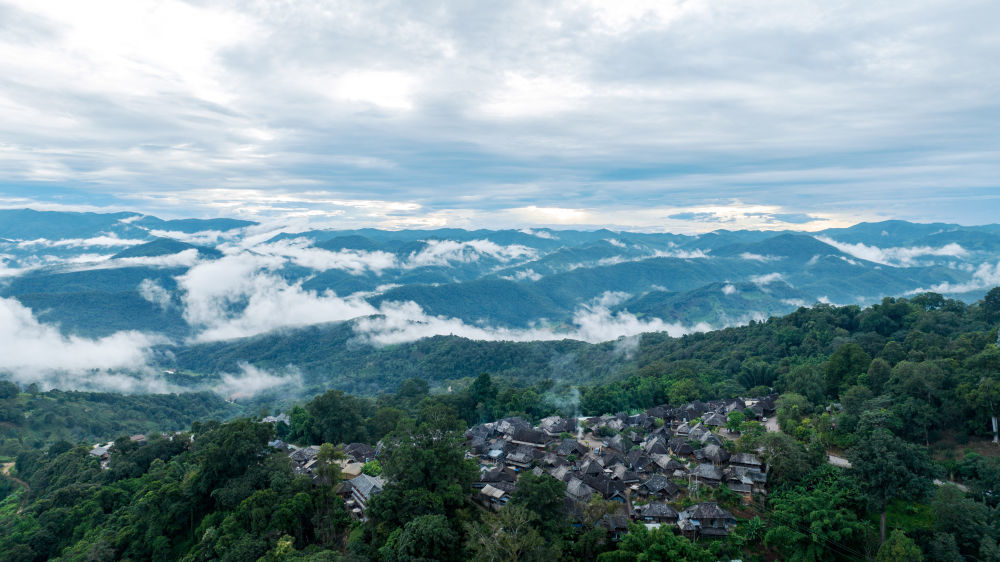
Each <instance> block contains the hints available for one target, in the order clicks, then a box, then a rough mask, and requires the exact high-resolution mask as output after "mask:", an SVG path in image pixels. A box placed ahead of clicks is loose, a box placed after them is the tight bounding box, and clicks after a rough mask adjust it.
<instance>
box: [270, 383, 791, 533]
mask: <svg viewBox="0 0 1000 562" xmlns="http://www.w3.org/2000/svg"><path fill="white" fill-rule="evenodd" d="M775 398H776V396H767V397H763V398H757V399H752V400H739V399H734V400H729V401H714V402H700V401H695V402H691V403H689V404H686V405H684V406H681V407H672V406H670V405H661V406H656V407H653V408H649V409H648V410H646V411H645V412H642V413H639V414H635V415H626V414H616V415H604V416H600V417H590V418H578V419H574V418H563V417H557V416H554V417H548V418H544V419H542V420H541V421H540V422H539V423H538V425H532V424H531V423H530V422H528V421H526V420H524V419H522V418H520V417H511V418H505V419H502V420H499V421H496V422H490V423H484V424H480V425H476V426H473V427H472V428H470V429H468V430H467V431H466V433H465V438H466V458H468V459H474V460H475V461H476V462H477V463H478V465H479V479H478V481H477V482H475V483H474V484H473V490H474V493H473V500H474V501H475V502H477V503H478V504H479V505H480V506H482V507H483V508H485V509H491V510H495V511H498V510H499V509H500V508H501V507H503V505H505V504H506V503H507V501H508V499H509V498H510V495H511V494H512V493H513V492H514V490H515V489H516V488H517V485H518V481H519V479H520V478H521V477H522V476H523V475H524V474H526V473H528V472H531V473H533V474H534V475H536V476H545V477H551V478H555V479H558V480H561V481H562V482H565V483H566V498H565V509H566V512H567V514H569V516H570V518H571V519H576V520H578V521H582V520H583V518H584V517H585V516H586V514H585V509H586V507H587V506H588V504H589V503H590V502H591V501H593V500H594V499H595V498H596V499H600V500H604V501H605V502H608V503H606V504H605V511H606V513H605V514H604V515H603V516H602V517H601V520H600V521H599V524H600V525H601V526H603V527H605V529H607V531H608V536H609V537H610V539H611V540H613V541H614V540H618V539H620V537H621V536H622V535H623V534H624V533H626V532H627V531H628V527H629V523H630V522H631V521H635V522H640V523H644V524H646V525H647V526H649V527H659V526H662V525H668V526H671V527H673V528H675V529H676V531H677V532H679V533H681V534H683V535H685V536H687V537H689V538H691V539H698V538H701V537H705V538H710V537H722V536H727V535H728V534H729V533H730V532H731V531H732V530H733V529H734V528H735V526H736V523H737V517H736V516H735V515H734V514H733V513H732V512H731V511H729V510H727V509H724V508H723V507H721V506H720V505H719V504H718V503H717V502H715V501H701V500H702V499H705V498H711V497H718V496H719V493H718V492H717V490H719V489H720V488H723V489H725V490H728V491H729V492H730V493H731V494H732V495H731V496H730V497H731V498H732V499H734V500H736V499H738V502H742V503H745V504H750V503H752V502H754V501H756V500H759V499H760V498H761V497H762V496H765V495H766V494H767V488H766V485H767V470H766V467H765V466H764V465H763V464H762V463H761V461H760V460H759V459H758V458H757V456H756V455H754V454H751V453H737V452H733V449H734V442H733V441H732V440H731V439H730V438H732V437H736V436H737V434H733V433H729V432H728V431H726V430H725V425H726V420H727V416H728V415H729V414H730V413H732V412H740V413H742V414H744V415H746V416H748V419H757V420H766V416H768V415H772V414H773V412H774V400H775ZM750 416H752V417H750ZM263 421H275V422H277V421H281V420H280V419H279V418H268V419H265V420H263ZM272 446H274V447H277V448H281V449H283V450H286V451H288V454H289V458H290V459H291V460H292V463H293V471H294V472H296V473H299V474H308V475H312V476H313V478H314V480H321V479H322V478H323V477H322V476H320V475H319V473H318V471H316V470H315V469H316V468H317V467H318V466H319V464H318V463H319V460H318V457H319V453H320V448H319V447H318V446H315V445H314V446H309V447H296V446H294V445H290V444H286V443H284V442H281V441H275V442H272ZM380 448H381V444H379V446H378V447H376V448H372V447H370V446H368V445H366V444H363V443H350V444H347V445H345V446H344V447H343V454H344V456H345V457H346V458H345V459H343V460H341V461H340V466H341V472H342V476H343V477H344V478H345V480H344V481H343V482H341V483H340V484H339V485H338V488H337V493H338V494H340V495H341V496H342V497H343V498H344V499H345V502H346V505H347V507H348V508H349V509H350V510H351V512H352V514H354V515H355V516H356V517H358V518H359V519H364V518H365V509H366V506H367V503H368V501H369V500H370V498H371V497H372V496H373V495H375V494H378V493H380V492H381V490H382V489H383V487H384V486H385V484H386V482H385V480H384V479H383V478H381V477H379V476H377V475H376V476H373V475H369V474H363V473H362V472H361V471H362V466H363V465H364V464H365V463H367V462H370V461H372V460H373V459H376V458H377V456H378V454H379V453H380V452H381V451H380V450H379V449H380ZM723 493H724V492H723ZM610 502H614V503H610ZM615 504H617V505H615Z"/></svg>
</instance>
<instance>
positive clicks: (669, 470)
mask: <svg viewBox="0 0 1000 562" xmlns="http://www.w3.org/2000/svg"><path fill="white" fill-rule="evenodd" d="M652 459H653V462H654V463H655V464H656V467H657V468H659V469H660V472H662V473H664V474H673V473H674V471H676V470H685V468H684V465H683V464H681V463H679V462H677V460H675V459H674V458H672V457H671V456H670V455H652Z"/></svg>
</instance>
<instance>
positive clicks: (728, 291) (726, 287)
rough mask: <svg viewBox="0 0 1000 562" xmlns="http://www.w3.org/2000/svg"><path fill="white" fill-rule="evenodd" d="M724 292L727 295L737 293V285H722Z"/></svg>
mask: <svg viewBox="0 0 1000 562" xmlns="http://www.w3.org/2000/svg"><path fill="white" fill-rule="evenodd" d="M722 293H723V294H725V295H732V294H734V293H736V287H734V286H733V285H730V284H729V283H727V284H725V285H723V286H722Z"/></svg>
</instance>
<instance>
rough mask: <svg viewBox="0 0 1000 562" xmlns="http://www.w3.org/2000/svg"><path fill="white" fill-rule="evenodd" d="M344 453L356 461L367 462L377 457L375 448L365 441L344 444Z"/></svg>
mask: <svg viewBox="0 0 1000 562" xmlns="http://www.w3.org/2000/svg"><path fill="white" fill-rule="evenodd" d="M344 454H345V455H347V456H348V457H350V458H352V459H354V462H360V463H366V462H368V461H370V460H372V459H374V458H375V449H372V448H371V447H369V446H368V445H365V444H364V443H349V444H347V445H344Z"/></svg>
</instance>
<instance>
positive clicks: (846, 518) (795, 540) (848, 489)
mask: <svg viewBox="0 0 1000 562" xmlns="http://www.w3.org/2000/svg"><path fill="white" fill-rule="evenodd" d="M826 470H828V471H832V470H835V469H832V468H827V469H826ZM770 503H771V508H772V510H773V511H772V515H771V523H770V528H769V529H768V531H767V533H766V534H765V536H764V543H765V544H767V545H769V546H773V547H775V548H777V549H778V551H779V552H781V553H782V555H783V557H784V558H785V559H787V560H792V561H816V560H831V559H835V558H839V557H841V556H844V555H847V554H850V553H851V552H852V551H853V547H852V546H849V545H850V544H851V543H853V542H856V541H857V539H859V538H860V537H861V536H863V534H864V530H865V528H866V526H865V523H864V522H863V521H860V520H858V517H857V515H856V514H855V512H854V508H855V507H856V501H855V499H854V498H853V497H852V486H850V484H849V483H847V482H845V481H844V480H843V479H842V478H839V477H837V476H836V473H830V472H826V473H824V475H823V476H821V477H820V479H819V480H818V481H815V482H811V483H810V485H800V486H796V487H795V488H792V489H789V490H787V491H785V492H778V493H776V494H774V496H773V497H772V498H771V500H770Z"/></svg>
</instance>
